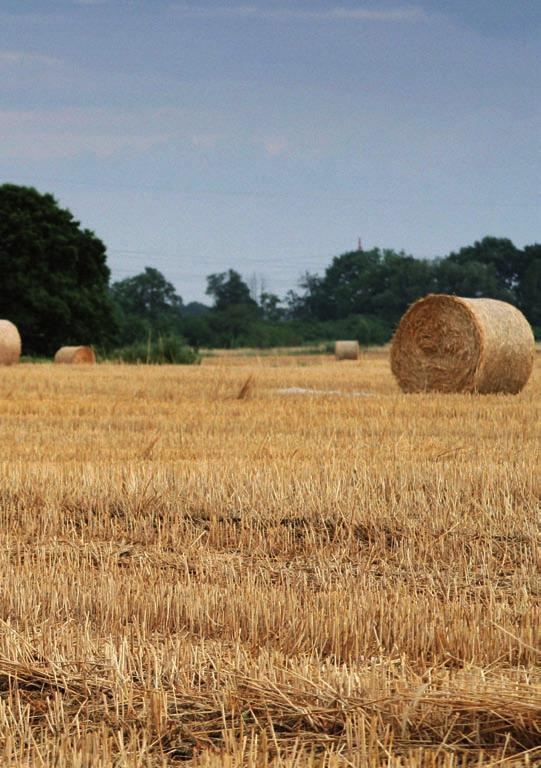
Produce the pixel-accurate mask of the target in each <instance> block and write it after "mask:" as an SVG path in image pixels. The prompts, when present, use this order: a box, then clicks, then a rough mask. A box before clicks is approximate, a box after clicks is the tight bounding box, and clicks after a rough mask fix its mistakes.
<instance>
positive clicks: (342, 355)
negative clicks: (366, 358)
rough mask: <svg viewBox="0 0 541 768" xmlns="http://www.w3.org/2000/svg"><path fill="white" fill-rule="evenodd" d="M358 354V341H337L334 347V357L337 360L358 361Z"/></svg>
mask: <svg viewBox="0 0 541 768" xmlns="http://www.w3.org/2000/svg"><path fill="white" fill-rule="evenodd" d="M359 353H360V348H359V342H358V341H337V342H336V343H335V345H334V356H335V357H336V359H337V360H358V359H359Z"/></svg>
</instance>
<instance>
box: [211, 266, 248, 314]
mask: <svg viewBox="0 0 541 768" xmlns="http://www.w3.org/2000/svg"><path fill="white" fill-rule="evenodd" d="M206 293H207V296H211V297H212V298H213V299H214V309H217V310H219V311H223V310H225V309H228V308H229V307H232V306H247V307H257V303H256V302H255V301H254V299H253V298H252V296H251V295H250V288H249V287H248V285H247V284H246V283H245V282H244V280H243V279H242V277H241V276H240V275H239V273H238V272H236V271H235V270H234V269H230V270H228V271H227V272H218V273H214V274H212V275H208V277H207V290H206Z"/></svg>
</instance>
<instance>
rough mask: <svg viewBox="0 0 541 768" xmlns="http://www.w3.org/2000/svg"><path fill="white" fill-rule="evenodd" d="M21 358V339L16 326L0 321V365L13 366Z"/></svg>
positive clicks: (6, 321) (7, 321)
mask: <svg viewBox="0 0 541 768" xmlns="http://www.w3.org/2000/svg"><path fill="white" fill-rule="evenodd" d="M20 356H21V337H20V335H19V331H18V330H17V326H15V325H13V323H11V322H10V321H9V320H0V365H14V364H15V363H18V362H19V358H20Z"/></svg>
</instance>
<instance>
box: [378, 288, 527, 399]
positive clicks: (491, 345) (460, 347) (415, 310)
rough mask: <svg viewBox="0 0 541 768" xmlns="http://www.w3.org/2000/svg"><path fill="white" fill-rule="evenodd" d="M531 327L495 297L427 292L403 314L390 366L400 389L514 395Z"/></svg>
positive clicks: (522, 380)
mask: <svg viewBox="0 0 541 768" xmlns="http://www.w3.org/2000/svg"><path fill="white" fill-rule="evenodd" d="M534 349H535V342H534V336H533V332H532V329H531V327H530V325H529V323H528V321H527V320H526V318H525V317H524V315H523V314H522V313H521V312H519V310H518V309H516V307H513V306H512V305H511V304H507V303H506V302H504V301H497V300H496V299H464V298H460V297H459V296H447V295H445V294H429V295H428V296H425V297H424V298H422V299H419V301H417V302H415V304H412V306H411V307H410V308H409V309H408V311H407V312H406V313H405V315H404V316H403V318H402V320H401V321H400V324H399V326H398V328H397V331H396V333H395V335H394V338H393V342H392V347H391V369H392V371H393V374H394V376H395V378H396V380H397V381H398V383H399V385H400V387H401V389H402V390H403V391H404V392H478V393H480V394H489V393H497V392H503V393H509V394H516V393H517V392H520V391H521V389H522V388H523V387H524V386H525V385H526V383H527V381H528V379H529V378H530V374H531V372H532V368H533V362H534Z"/></svg>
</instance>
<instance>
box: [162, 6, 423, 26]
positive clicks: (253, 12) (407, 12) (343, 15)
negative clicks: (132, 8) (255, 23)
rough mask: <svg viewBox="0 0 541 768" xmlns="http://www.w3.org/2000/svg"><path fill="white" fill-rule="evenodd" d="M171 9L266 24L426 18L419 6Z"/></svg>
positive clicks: (177, 11)
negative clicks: (387, 7)
mask: <svg viewBox="0 0 541 768" xmlns="http://www.w3.org/2000/svg"><path fill="white" fill-rule="evenodd" d="M172 10H174V11H175V12H176V13H178V14H180V15H182V16H185V17H190V18H201V19H211V18H239V19H255V20H269V21H376V22H377V21H379V22H401V21H402V22H403V21H419V20H422V19H424V18H426V15H425V13H424V11H423V10H422V9H421V8H419V7H418V6H405V7H404V8H389V9H382V10H374V9H370V8H342V7H333V8H328V9H325V10H318V11H316V10H307V9H301V8H298V9H296V8H260V7H257V6H255V5H237V6H214V7H206V8H205V7H195V6H193V5H174V6H172Z"/></svg>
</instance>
